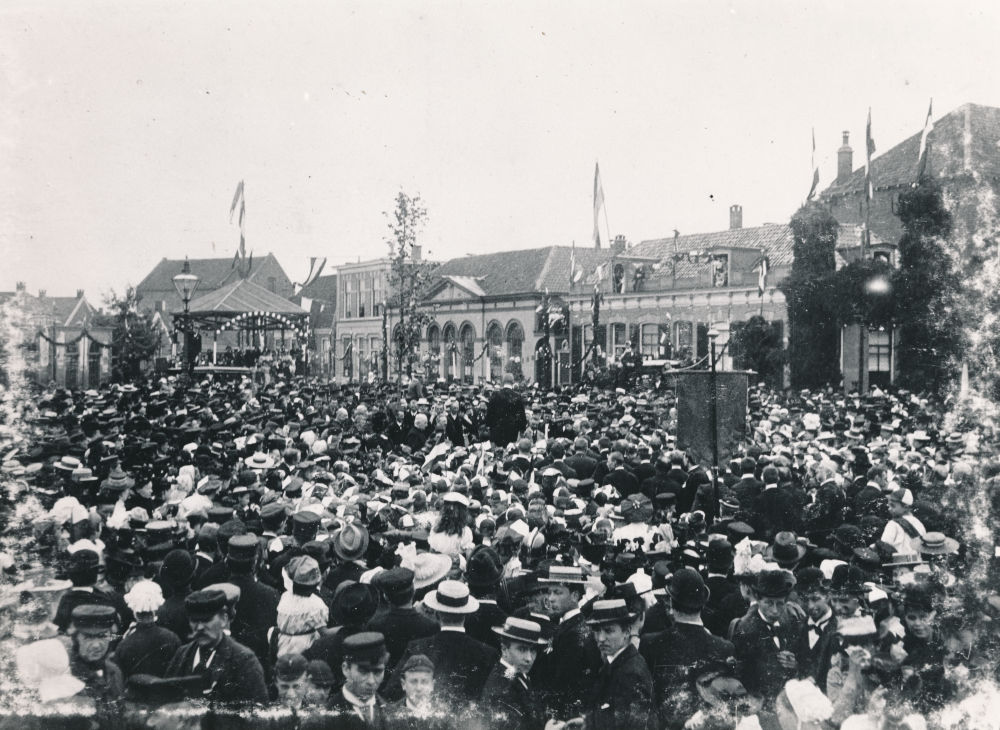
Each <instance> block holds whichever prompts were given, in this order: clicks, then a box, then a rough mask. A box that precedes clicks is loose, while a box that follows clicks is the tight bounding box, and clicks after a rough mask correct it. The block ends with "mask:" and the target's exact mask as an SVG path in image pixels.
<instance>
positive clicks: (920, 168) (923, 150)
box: [917, 99, 934, 182]
mask: <svg viewBox="0 0 1000 730" xmlns="http://www.w3.org/2000/svg"><path fill="white" fill-rule="evenodd" d="M933 109H934V100H933V99H931V103H930V105H929V106H928V107H927V120H926V121H925V122H924V132H923V134H921V135H920V153H919V154H918V155H917V182H920V179H921V178H922V177H923V176H924V173H925V172H926V171H927V158H928V156H929V155H930V147H929V146H928V141H929V140H928V137H930V134H931V132H933V131H934V122H933V121H931V114H932V112H933Z"/></svg>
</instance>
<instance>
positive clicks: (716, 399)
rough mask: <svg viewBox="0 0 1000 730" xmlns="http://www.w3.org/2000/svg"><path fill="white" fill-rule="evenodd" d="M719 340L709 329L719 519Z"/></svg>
mask: <svg viewBox="0 0 1000 730" xmlns="http://www.w3.org/2000/svg"><path fill="white" fill-rule="evenodd" d="M718 338H719V331H718V330H717V329H715V326H714V325H713V326H712V327H709V330H708V342H709V348H710V349H709V361H710V362H711V366H712V378H711V382H712V399H711V405H712V410H711V411H710V412H709V417H710V423H711V427H712V494H713V496H714V499H715V515H714V517H719V515H720V511H719V388H718V384H717V382H716V374H715V366H716V359H715V341H716V340H717V339H718Z"/></svg>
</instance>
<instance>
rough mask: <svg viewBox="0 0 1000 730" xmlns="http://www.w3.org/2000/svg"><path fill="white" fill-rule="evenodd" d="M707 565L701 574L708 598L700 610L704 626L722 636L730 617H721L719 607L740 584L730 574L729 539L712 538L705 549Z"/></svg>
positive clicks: (731, 548)
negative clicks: (707, 591)
mask: <svg viewBox="0 0 1000 730" xmlns="http://www.w3.org/2000/svg"><path fill="white" fill-rule="evenodd" d="M706 558H707V561H708V565H707V567H706V569H705V570H704V571H703V573H702V575H703V577H704V578H705V587H706V588H708V590H709V594H708V600H707V601H706V602H705V607H704V608H703V609H702V611H701V618H702V621H704V622H705V628H707V629H708V630H709V631H711V632H712V633H713V634H715V635H716V636H724V635H725V633H726V631H728V629H729V621H730V620H731V618H730V617H722V616H721V612H720V607H721V606H722V602H723V601H724V600H725V599H726V598H727V597H728V596H730V595H731V594H733V593H739V591H740V584H739V582H738V581H737V580H736V579H735V578H734V577H733V576H732V575H731V573H732V570H733V546H732V543H730V542H729V540H712V541H710V542H709V543H708V549H707V550H706Z"/></svg>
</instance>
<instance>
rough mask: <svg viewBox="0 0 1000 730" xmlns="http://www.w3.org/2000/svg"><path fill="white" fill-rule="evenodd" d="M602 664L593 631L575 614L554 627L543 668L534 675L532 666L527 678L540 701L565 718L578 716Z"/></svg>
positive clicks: (587, 702) (587, 703)
mask: <svg viewBox="0 0 1000 730" xmlns="http://www.w3.org/2000/svg"><path fill="white" fill-rule="evenodd" d="M605 663H606V662H605V661H604V656H603V655H602V654H601V650H600V649H598V648H597V640H596V639H595V638H594V632H593V631H591V630H590V627H589V626H588V625H587V622H586V620H585V619H584V617H583V614H582V613H578V614H576V615H575V616H573V617H572V618H570V619H567V620H566V621H563V622H562V623H560V624H559V625H558V626H557V627H556V629H555V632H554V633H553V635H552V651H551V652H549V653H548V654H547V655H546V657H545V669H546V671H545V673H544V675H543V676H538V674H539V673H537V672H536V671H534V669H533V670H532V672H531V677H532V681H534V682H535V684H536V686H537V687H538V689H539V690H540V691H541V692H542V695H543V700H544V704H545V705H546V706H547V707H549V708H552V709H555V710H556V712H557V713H558V714H560V716H562V717H566V718H569V717H574V716H578V715H579V714H580V712H581V711H582V710H583V709H584V708H586V707H587V706H588V705H589V697H590V693H591V691H592V690H593V688H594V683H595V682H596V681H597V674H598V672H600V671H601V667H603V666H604V665H605ZM536 666H537V662H536ZM571 708H573V709H572V710H571ZM570 712H573V713H575V714H570Z"/></svg>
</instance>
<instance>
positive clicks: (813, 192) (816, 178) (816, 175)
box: [806, 128, 819, 200]
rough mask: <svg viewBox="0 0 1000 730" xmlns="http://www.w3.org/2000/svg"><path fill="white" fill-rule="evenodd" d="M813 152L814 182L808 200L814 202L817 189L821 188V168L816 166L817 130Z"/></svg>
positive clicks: (814, 134)
mask: <svg viewBox="0 0 1000 730" xmlns="http://www.w3.org/2000/svg"><path fill="white" fill-rule="evenodd" d="M812 136H813V151H812V167H813V182H812V187H811V188H809V195H808V196H806V200H812V199H813V197H815V195H816V188H817V187H819V167H817V166H816V129H815V128H813V131H812Z"/></svg>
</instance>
